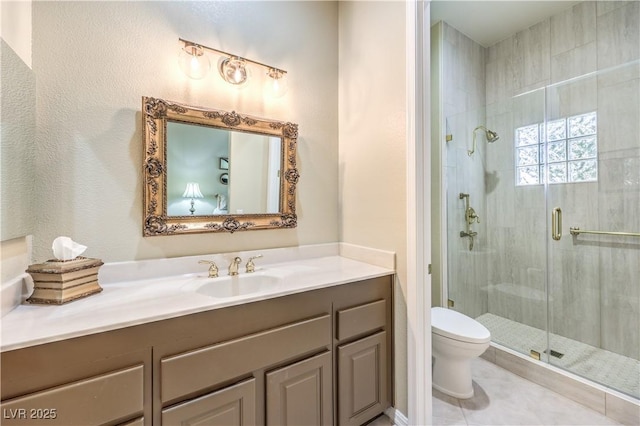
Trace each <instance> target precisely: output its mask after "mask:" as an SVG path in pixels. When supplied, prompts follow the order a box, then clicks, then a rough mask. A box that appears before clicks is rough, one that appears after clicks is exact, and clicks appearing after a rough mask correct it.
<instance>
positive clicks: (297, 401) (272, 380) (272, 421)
mask: <svg viewBox="0 0 640 426" xmlns="http://www.w3.org/2000/svg"><path fill="white" fill-rule="evenodd" d="M266 376H267V378H266V387H267V425H272V426H281V425H296V426H307V425H308V426H312V425H313V426H321V425H330V424H332V423H333V420H332V419H333V415H332V407H331V405H332V404H331V395H332V379H331V352H324V353H322V354H320V355H316V356H314V357H312V358H308V359H305V360H304V361H300V362H297V363H295V364H292V365H289V366H286V367H283V368H280V369H278V370H275V371H271V372H269V373H267V375H266Z"/></svg>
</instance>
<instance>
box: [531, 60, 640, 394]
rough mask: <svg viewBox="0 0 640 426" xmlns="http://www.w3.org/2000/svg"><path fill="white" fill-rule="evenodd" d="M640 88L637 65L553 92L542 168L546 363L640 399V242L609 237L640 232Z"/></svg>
mask: <svg viewBox="0 0 640 426" xmlns="http://www.w3.org/2000/svg"><path fill="white" fill-rule="evenodd" d="M639 85H640V71H639V67H638V63H637V62H635V63H632V64H627V65H624V66H621V67H616V68H615V69H611V70H608V71H604V72H599V73H592V74H589V75H587V76H585V77H581V78H576V79H572V80H570V81H568V82H564V83H560V84H556V85H552V86H549V87H548V88H547V96H546V102H547V106H546V111H547V112H546V129H545V139H546V144H545V145H546V150H545V151H546V152H545V158H544V160H545V164H544V175H545V179H546V181H547V184H546V186H547V212H546V214H545V217H546V218H547V219H546V220H547V223H548V232H547V241H548V265H549V269H548V279H547V281H548V298H549V308H548V309H549V310H548V313H549V348H548V351H547V353H546V355H548V357H547V358H548V360H549V362H550V363H551V364H553V365H555V366H557V367H560V368H563V369H566V370H568V371H570V372H572V373H575V374H578V375H580V376H583V377H586V378H588V379H590V380H593V381H595V382H597V383H601V384H603V385H605V386H609V387H611V388H613V389H616V390H618V391H621V392H623V393H626V394H629V395H632V396H634V397H636V398H638V397H640V389H639V387H640V362H639V361H638V360H639V359H640V331H639V330H640V286H639V285H638V282H639V278H638V277H640V238H638V237H633V236H632V235H622V234H619V235H616V234H607V233H609V232H612V233H613V232H622V233H638V232H640V219H639V218H640V136H639V135H640V128H639V124H638V117H639V116H640V86H639ZM554 209H559V211H560V212H561V213H560V212H559V213H557V214H556V216H559V217H558V222H557V223H556V225H557V227H555V228H554V227H553V223H552V215H553V213H552V212H553V210H554ZM556 212H558V210H556ZM560 225H561V226H562V229H561V230H560ZM573 228H579V230H580V231H585V232H584V233H577V232H576V230H574V232H573V233H572V232H571V229H573ZM587 231H596V232H605V234H592V233H588V232H587ZM560 232H561V236H560V235H557V234H559V233H560ZM554 234H555V235H554ZM554 237H555V238H554ZM558 237H559V238H558Z"/></svg>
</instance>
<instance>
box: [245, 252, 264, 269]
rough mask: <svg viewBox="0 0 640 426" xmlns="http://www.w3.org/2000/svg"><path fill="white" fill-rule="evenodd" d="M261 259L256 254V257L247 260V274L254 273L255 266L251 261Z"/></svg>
mask: <svg viewBox="0 0 640 426" xmlns="http://www.w3.org/2000/svg"><path fill="white" fill-rule="evenodd" d="M261 257H262V255H261V254H258V255H255V256H253V257H250V258H249V260H248V261H247V266H246V268H247V272H249V273H251V272H255V271H256V265H255V263H253V259H259V258H261Z"/></svg>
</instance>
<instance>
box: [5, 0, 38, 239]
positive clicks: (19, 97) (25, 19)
mask: <svg viewBox="0 0 640 426" xmlns="http://www.w3.org/2000/svg"><path fill="white" fill-rule="evenodd" d="M0 11H1V14H2V17H1V18H0V20H1V22H2V25H0V27H1V28H2V40H1V41H0V56H1V58H0V85H1V87H2V96H0V100H1V101H0V106H1V107H0V121H1V124H0V128H1V134H0V138H1V139H2V148H1V152H0V223H1V226H0V241H6V240H9V239H13V238H19V237H25V236H27V235H30V234H33V232H34V227H35V219H34V217H33V206H34V203H33V201H34V199H35V196H34V191H35V184H34V180H33V169H34V167H35V159H34V156H33V153H34V151H35V145H34V139H35V131H36V93H35V92H36V82H35V74H34V72H33V71H32V70H31V2H27V1H25V2H22V3H20V4H17V3H16V2H4V1H3V2H2V3H1V4H0ZM16 23H20V24H21V25H15V24H16Z"/></svg>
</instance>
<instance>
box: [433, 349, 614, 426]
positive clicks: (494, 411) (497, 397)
mask: <svg viewBox="0 0 640 426" xmlns="http://www.w3.org/2000/svg"><path fill="white" fill-rule="evenodd" d="M471 371H472V376H473V389H474V392H475V394H474V396H473V397H472V398H469V399H457V398H453V397H450V396H448V395H445V394H443V393H442V392H439V391H437V390H435V389H434V390H433V399H432V401H433V423H432V424H434V425H462V426H466V425H584V426H587V425H589V426H594V425H619V424H620V423H618V422H616V421H615V420H612V419H610V418H608V417H605V416H604V415H602V414H600V413H598V412H596V411H593V410H591V409H590V408H588V407H585V406H583V405H581V404H578V403H577V402H574V401H572V400H570V399H569V398H566V397H564V396H562V395H560V394H558V393H556V392H554V391H551V390H549V389H546V388H544V387H542V386H540V385H537V384H535V383H533V382H530V381H528V380H526V379H523V378H522V377H520V376H517V375H515V374H513V373H511V372H510V371H507V370H505V369H503V368H501V367H499V366H497V365H495V364H493V363H491V362H489V361H487V360H485V359H482V358H478V359H475V360H473V361H472V364H471Z"/></svg>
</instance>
